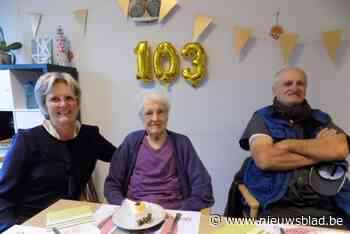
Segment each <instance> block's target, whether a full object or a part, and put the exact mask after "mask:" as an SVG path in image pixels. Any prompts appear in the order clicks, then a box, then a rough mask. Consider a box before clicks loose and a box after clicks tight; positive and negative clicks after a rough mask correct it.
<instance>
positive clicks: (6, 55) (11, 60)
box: [0, 26, 22, 64]
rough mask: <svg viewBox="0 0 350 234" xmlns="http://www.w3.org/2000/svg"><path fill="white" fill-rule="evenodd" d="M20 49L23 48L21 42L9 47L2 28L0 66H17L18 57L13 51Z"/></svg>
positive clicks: (0, 29)
mask: <svg viewBox="0 0 350 234" xmlns="http://www.w3.org/2000/svg"><path fill="white" fill-rule="evenodd" d="M20 48H22V44H21V43H20V42H14V43H11V44H9V45H8V44H7V43H6V40H5V34H4V31H3V29H2V27H1V26H0V64H15V63H16V56H15V54H14V53H13V52H12V50H17V49H20Z"/></svg>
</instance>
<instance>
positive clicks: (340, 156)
mask: <svg viewBox="0 0 350 234" xmlns="http://www.w3.org/2000/svg"><path fill="white" fill-rule="evenodd" d="M278 146H279V147H280V148H282V149H284V150H286V151H288V152H291V153H295V154H301V155H304V156H305V157H307V158H310V159H315V160H318V161H334V160H345V159H346V157H347V156H348V154H349V147H348V142H347V137H346V135H345V134H344V133H339V134H332V135H327V136H324V137H319V138H315V139H306V140H296V139H288V140H283V141H281V142H279V143H278Z"/></svg>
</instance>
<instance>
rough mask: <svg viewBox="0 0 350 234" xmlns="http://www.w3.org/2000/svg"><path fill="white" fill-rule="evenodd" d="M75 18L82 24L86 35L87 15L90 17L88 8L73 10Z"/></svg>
mask: <svg viewBox="0 0 350 234" xmlns="http://www.w3.org/2000/svg"><path fill="white" fill-rule="evenodd" d="M73 14H74V16H75V19H76V20H77V21H78V23H79V24H80V26H81V27H82V28H83V33H84V35H86V27H87V17H88V9H79V10H76V11H74V12H73Z"/></svg>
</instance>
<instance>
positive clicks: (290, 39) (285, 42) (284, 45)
mask: <svg viewBox="0 0 350 234" xmlns="http://www.w3.org/2000/svg"><path fill="white" fill-rule="evenodd" d="M298 39H299V35H298V34H295V33H283V34H282V35H281V36H280V38H279V42H280V47H281V49H282V55H283V59H284V63H285V64H288V60H289V58H290V56H291V54H292V53H293V52H294V50H295V47H296V45H297V42H298Z"/></svg>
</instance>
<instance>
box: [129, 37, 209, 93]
mask: <svg viewBox="0 0 350 234" xmlns="http://www.w3.org/2000/svg"><path fill="white" fill-rule="evenodd" d="M134 52H135V54H136V55H137V74H136V77H137V79H139V80H142V81H143V82H144V83H149V82H150V81H152V71H151V62H150V61H151V59H150V58H151V53H150V48H149V46H148V43H147V41H141V42H139V43H138V44H137V46H136V48H135V50H134ZM181 56H182V57H183V58H184V59H186V60H190V61H191V63H192V67H191V68H184V69H183V70H182V76H183V77H184V78H185V79H186V80H187V81H188V82H189V83H190V84H191V85H192V86H193V87H197V86H198V85H200V83H201V81H202V80H203V79H204V75H205V72H206V57H207V56H206V53H205V51H204V49H203V47H202V46H201V45H200V44H199V43H197V42H190V43H187V44H186V45H185V46H184V47H183V48H182V49H181ZM153 70H154V73H155V76H156V77H157V79H159V80H160V81H161V82H163V83H164V84H165V85H166V86H169V85H170V84H171V82H173V81H174V80H175V79H176V77H177V76H178V74H179V70H180V60H179V56H178V54H177V52H176V49H175V47H174V46H173V45H172V44H171V43H170V42H161V43H159V44H158V46H157V48H156V49H155V51H154V55H153Z"/></svg>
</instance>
